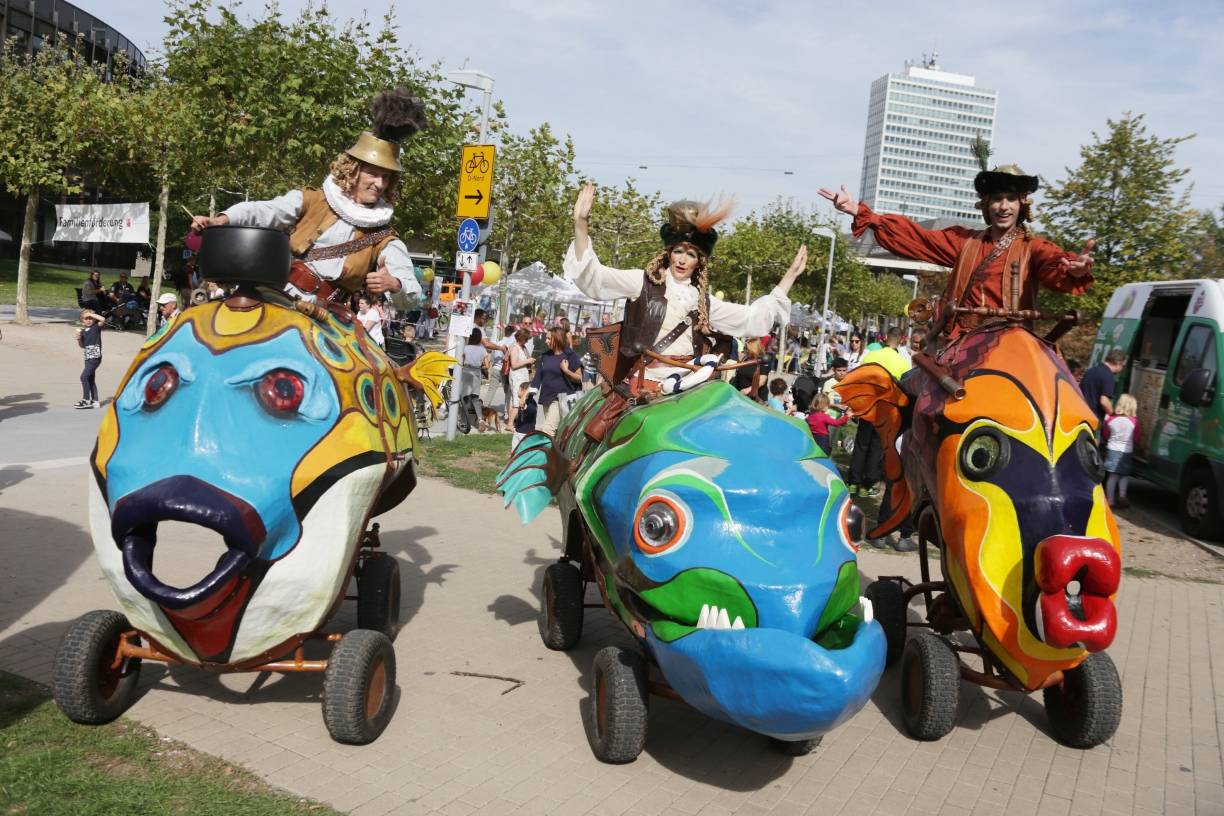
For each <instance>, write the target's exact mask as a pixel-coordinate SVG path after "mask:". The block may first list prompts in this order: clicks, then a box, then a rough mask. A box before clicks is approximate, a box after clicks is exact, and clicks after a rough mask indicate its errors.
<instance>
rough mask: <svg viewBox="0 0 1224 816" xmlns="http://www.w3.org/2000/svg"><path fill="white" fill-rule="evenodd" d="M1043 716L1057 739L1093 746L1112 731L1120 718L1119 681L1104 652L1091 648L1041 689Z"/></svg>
mask: <svg viewBox="0 0 1224 816" xmlns="http://www.w3.org/2000/svg"><path fill="white" fill-rule="evenodd" d="M1042 697H1043V701H1044V702H1045V709H1046V716H1047V717H1049V718H1050V727H1051V728H1052V729H1054V735H1055V736H1056V737H1058V741H1059V742H1061V743H1062V744H1064V745H1067V746H1070V747H1071V748H1094V747H1096V746H1098V745H1100V744H1101V743H1103V742H1105V741H1106V740H1107V739H1109V738H1110V737H1112V736H1113V735H1114V732H1115V731H1117V730H1118V723H1119V722H1121V720H1122V681H1121V680H1120V679H1119V678H1118V670H1117V668H1116V667H1115V666H1114V663H1113V660H1111V659H1110V657H1109V655H1107V654H1105V652H1093V653H1092V654H1090V655H1088V657H1086V658H1085V659H1084V662H1083V663H1080V664H1079V665H1078V666H1076V667H1075V668H1074V669H1070V670H1068V671H1065V672H1063V680H1062V682H1061V683H1059V684H1058V685H1055V686H1050V687H1049V688H1047V689H1045V690H1044V691H1043V692H1042Z"/></svg>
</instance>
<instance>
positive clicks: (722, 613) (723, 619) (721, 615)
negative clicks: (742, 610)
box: [718, 609, 731, 629]
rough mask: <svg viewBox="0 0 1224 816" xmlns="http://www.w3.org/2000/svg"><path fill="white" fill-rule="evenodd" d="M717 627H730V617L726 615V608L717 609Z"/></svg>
mask: <svg viewBox="0 0 1224 816" xmlns="http://www.w3.org/2000/svg"><path fill="white" fill-rule="evenodd" d="M718 628H719V629H730V628H731V618H729V617H728V616H727V610H725V609H720V610H718Z"/></svg>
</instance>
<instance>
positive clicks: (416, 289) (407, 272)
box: [378, 238, 421, 305]
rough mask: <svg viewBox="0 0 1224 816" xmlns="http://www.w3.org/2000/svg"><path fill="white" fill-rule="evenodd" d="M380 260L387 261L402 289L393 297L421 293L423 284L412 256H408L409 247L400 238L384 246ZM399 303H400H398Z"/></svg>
mask: <svg viewBox="0 0 1224 816" xmlns="http://www.w3.org/2000/svg"><path fill="white" fill-rule="evenodd" d="M378 257H379V259H380V260H385V261H386V262H387V271H388V272H390V273H391V274H392V275H393V276H394V277H396V278H397V279H398V280H399V282H400V284H401V289H400V290H399V291H398V292H396V293H395V294H394V295H393V297H395V296H399V297H405V298H407V297H410V296H412V295H419V294H421V284H419V283H417V279H416V272H415V271H414V270H413V268H412V258H410V257H409V256H408V247H406V246H404V242H403V241H401V240H399V239H398V238H397V239H395V240H394V241H391V242H389V243H388V244H387V245H386V246H385V247H383V251H382V254H381V255H379V256H378ZM397 305H399V304H397Z"/></svg>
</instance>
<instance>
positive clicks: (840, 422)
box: [829, 414, 850, 427]
mask: <svg viewBox="0 0 1224 816" xmlns="http://www.w3.org/2000/svg"><path fill="white" fill-rule="evenodd" d="M849 421H850V415H849V414H842V415H841V416H839V417H838V418H837V419H830V420H829V424H830V425H834V426H837V427H840V426H842V425H845V424H846V423H847V422H849Z"/></svg>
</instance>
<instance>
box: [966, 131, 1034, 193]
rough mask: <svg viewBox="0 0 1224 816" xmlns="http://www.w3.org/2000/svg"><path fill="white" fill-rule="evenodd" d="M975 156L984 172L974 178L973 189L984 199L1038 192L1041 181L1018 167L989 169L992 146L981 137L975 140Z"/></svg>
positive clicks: (1007, 165)
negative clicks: (992, 196) (1007, 194)
mask: <svg viewBox="0 0 1224 816" xmlns="http://www.w3.org/2000/svg"><path fill="white" fill-rule="evenodd" d="M973 154H974V156H976V157H977V160H978V164H979V165H980V166H981V168H982V171H981V172H980V173H978V174H977V175H976V176H974V177H973V189H975V190H977V194H978V195H979V196H981V197H982V198H985V197H986V196H988V195H993V194H994V193H1015V194H1016V195H1019V196H1021V197H1023V196H1028V195H1031V194H1032V193H1035V192H1037V188H1038V187H1039V186H1041V181H1040V180H1039V179H1038V178H1037V177H1036V176H1030V175H1028V174H1027V173H1025V172H1024V171H1023V170H1021V169H1020V168H1019V167H1018V166H1017V165H1014V164H1004V165H996V166H995V167H993V168H991V169H989V170H988V169H987V167H989V163H990V144H989V143H988V142H987V141H986V140H985V139H983V138H982V137H981V136H977V137H975V138H974V140H973Z"/></svg>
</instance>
